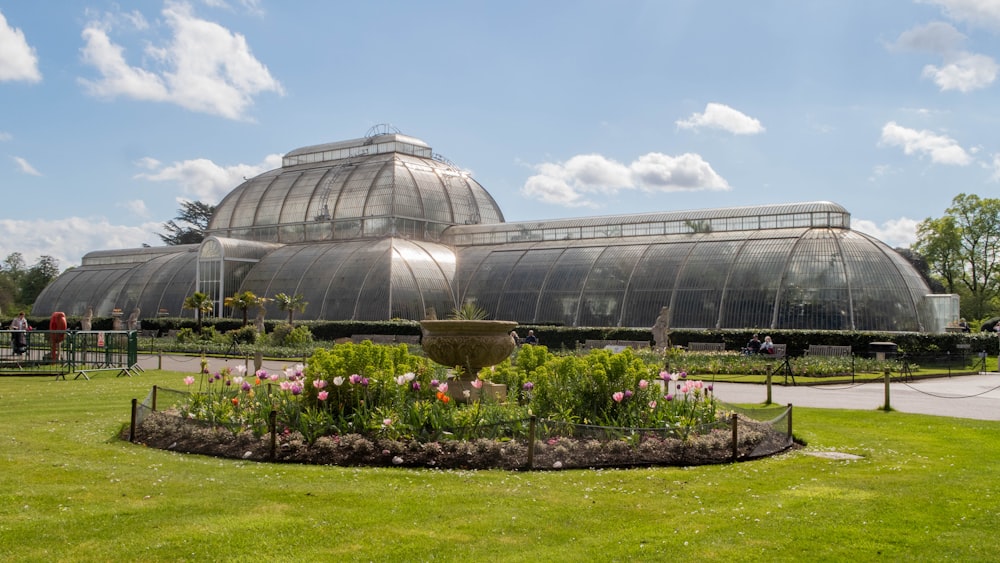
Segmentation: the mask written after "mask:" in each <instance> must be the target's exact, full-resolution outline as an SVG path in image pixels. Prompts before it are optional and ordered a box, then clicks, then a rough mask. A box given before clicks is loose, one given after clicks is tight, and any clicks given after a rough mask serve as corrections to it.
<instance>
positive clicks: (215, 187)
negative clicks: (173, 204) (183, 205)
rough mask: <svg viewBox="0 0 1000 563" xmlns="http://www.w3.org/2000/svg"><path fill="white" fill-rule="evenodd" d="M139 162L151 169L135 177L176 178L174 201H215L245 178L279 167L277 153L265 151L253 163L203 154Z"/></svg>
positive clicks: (152, 179) (278, 155)
mask: <svg viewBox="0 0 1000 563" xmlns="http://www.w3.org/2000/svg"><path fill="white" fill-rule="evenodd" d="M139 164H141V165H142V166H144V167H146V168H148V169H150V170H151V172H149V173H146V172H144V173H141V174H138V175H136V178H141V179H144V180H149V181H153V182H176V183H177V184H178V185H179V186H180V188H181V194H182V195H181V196H178V198H177V201H182V200H194V201H202V202H205V203H209V204H212V205H215V204H216V203H218V202H219V201H220V200H222V198H223V197H225V195H226V194H228V193H229V192H231V191H233V188H235V187H236V186H238V185H240V184H242V183H243V181H244V180H245V179H247V178H252V177H254V176H257V175H259V174H261V173H263V172H266V171H268V170H273V169H275V168H278V167H280V166H281V155H280V154H272V155H268V156H267V157H266V158H265V159H264V161H263V162H262V163H260V164H256V165H251V164H237V165H234V166H219V165H218V164H216V163H214V162H212V161H211V160H208V159H207V158H196V159H192V160H184V161H181V162H175V163H173V164H171V165H169V166H165V167H160V165H159V161H157V160H155V159H152V158H145V159H142V160H140V161H139Z"/></svg>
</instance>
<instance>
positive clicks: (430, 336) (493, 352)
mask: <svg viewBox="0 0 1000 563" xmlns="http://www.w3.org/2000/svg"><path fill="white" fill-rule="evenodd" d="M516 326H517V323H516V322H515V321H486V320H427V321H420V329H421V332H423V337H422V338H421V341H420V344H421V346H422V347H423V349H424V353H425V354H427V357H428V358H430V359H432V360H434V361H435V362H437V363H439V364H441V365H444V366H448V367H455V366H460V367H461V368H462V370H463V373H462V375H461V380H463V381H472V380H474V379H476V376H477V374H478V373H479V370H481V369H483V368H484V367H489V366H493V365H496V364H499V363H500V362H502V361H504V360H505V359H507V357H508V356H510V354H511V352H513V351H514V348H515V346H517V344H516V343H515V342H514V338H513V337H512V336H511V335H510V332H511V331H512V330H514V328H515V327H516Z"/></svg>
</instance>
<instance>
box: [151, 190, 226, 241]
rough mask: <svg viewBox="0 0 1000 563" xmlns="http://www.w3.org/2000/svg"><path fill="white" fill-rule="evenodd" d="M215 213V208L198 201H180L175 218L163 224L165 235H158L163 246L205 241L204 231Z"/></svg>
mask: <svg viewBox="0 0 1000 563" xmlns="http://www.w3.org/2000/svg"><path fill="white" fill-rule="evenodd" d="M214 213H215V206H214V205H210V204H208V203H203V202H200V201H182V202H181V208H180V210H179V212H178V215H177V217H175V218H174V219H171V220H170V221H167V222H166V223H164V224H163V229H164V230H165V231H167V232H166V234H160V235H159V237H160V240H162V241H163V244H166V245H169V246H174V245H179V244H198V243H200V242H201V241H202V240H204V239H205V230H206V229H208V224H209V222H210V221H211V219H212V214H214Z"/></svg>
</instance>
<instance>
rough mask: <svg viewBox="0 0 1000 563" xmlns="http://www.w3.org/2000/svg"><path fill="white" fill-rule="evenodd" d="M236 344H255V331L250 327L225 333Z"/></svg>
mask: <svg viewBox="0 0 1000 563" xmlns="http://www.w3.org/2000/svg"><path fill="white" fill-rule="evenodd" d="M226 334H227V335H228V336H229V338H230V340H231V341H232V342H235V343H236V344H254V343H256V342H257V337H258V334H257V329H256V328H254V327H252V326H244V327H240V328H238V329H236V330H231V331H229V332H227V333H226Z"/></svg>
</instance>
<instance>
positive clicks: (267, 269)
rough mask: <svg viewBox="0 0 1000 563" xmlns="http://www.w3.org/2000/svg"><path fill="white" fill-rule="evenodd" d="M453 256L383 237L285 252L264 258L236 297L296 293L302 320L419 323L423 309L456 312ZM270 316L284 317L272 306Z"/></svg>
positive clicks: (429, 245) (296, 247)
mask: <svg viewBox="0 0 1000 563" xmlns="http://www.w3.org/2000/svg"><path fill="white" fill-rule="evenodd" d="M454 272H455V254H454V252H453V251H452V250H451V249H449V248H447V247H443V246H440V245H437V244H434V243H428V242H419V241H409V240H404V239H392V238H386V239H381V240H378V241H374V242H373V241H354V242H343V243H315V244H303V245H294V246H286V247H282V248H279V249H277V250H274V251H273V252H271V253H270V254H268V255H267V256H266V257H264V258H263V259H262V260H261V261H260V263H259V264H257V265H256V266H255V267H254V268H253V269H252V270H251V271H250V272H249V274H248V275H247V276H246V278H245V280H244V281H243V284H242V286H241V287H240V289H239V290H240V291H246V290H249V291H252V292H254V294H256V295H259V296H265V297H273V296H274V295H276V294H278V293H286V294H288V295H296V294H301V295H302V296H303V299H304V301H306V302H307V303H308V305H307V307H306V310H305V311H304V312H303V313H297V314H296V316H297V318H301V319H330V320H361V321H368V320H385V319H391V318H401V319H422V318H424V314H425V312H426V311H427V309H428V308H430V307H433V308H434V309H435V310H436V311H449V310H451V308H452V307H454V302H455V301H454V298H453V296H452V291H451V279H452V277H453V276H454ZM267 312H268V317H270V318H281V317H282V316H283V315H284V314H285V313H283V312H281V311H280V310H279V309H278V307H277V305H275V304H274V303H271V304H269V305H268V306H267Z"/></svg>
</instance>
